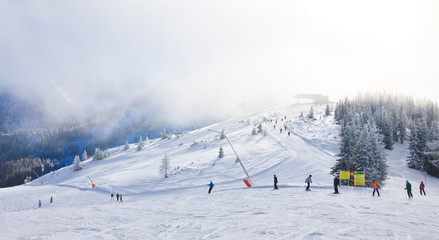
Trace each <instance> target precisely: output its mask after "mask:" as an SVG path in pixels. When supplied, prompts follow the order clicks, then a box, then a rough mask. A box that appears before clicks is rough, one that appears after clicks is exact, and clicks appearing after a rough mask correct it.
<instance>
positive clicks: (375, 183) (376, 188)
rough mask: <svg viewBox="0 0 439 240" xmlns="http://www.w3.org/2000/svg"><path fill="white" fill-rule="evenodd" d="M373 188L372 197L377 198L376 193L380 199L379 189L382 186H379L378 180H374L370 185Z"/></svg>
mask: <svg viewBox="0 0 439 240" xmlns="http://www.w3.org/2000/svg"><path fill="white" fill-rule="evenodd" d="M370 186H371V187H373V193H372V196H375V191H376V192H377V193H378V197H379V196H380V192H379V191H378V188H379V187H380V186H378V183H377V181H376V180H373V181H372V183H371V184H370Z"/></svg>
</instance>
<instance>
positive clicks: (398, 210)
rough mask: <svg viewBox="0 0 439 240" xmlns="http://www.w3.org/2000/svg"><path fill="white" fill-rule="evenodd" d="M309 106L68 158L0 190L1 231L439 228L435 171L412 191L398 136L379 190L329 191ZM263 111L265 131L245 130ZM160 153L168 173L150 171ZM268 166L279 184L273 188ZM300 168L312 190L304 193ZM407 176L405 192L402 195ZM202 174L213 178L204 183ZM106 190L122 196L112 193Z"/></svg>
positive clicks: (325, 138) (328, 121)
mask: <svg viewBox="0 0 439 240" xmlns="http://www.w3.org/2000/svg"><path fill="white" fill-rule="evenodd" d="M309 109H310V105H294V106H290V107H287V108H282V109H274V110H268V111H262V112H258V113H254V114H251V115H248V116H243V117H239V118H235V119H231V120H228V121H224V122H221V123H217V124H214V125H211V126H208V127H206V128H203V129H198V130H195V131H191V132H188V133H185V134H181V135H178V136H174V137H172V138H170V139H154V140H151V141H149V142H148V143H146V145H145V148H144V149H143V150H141V151H137V149H136V147H137V146H136V145H137V144H132V145H131V146H130V149H129V150H127V151H124V150H123V146H121V147H118V148H114V149H110V150H109V151H110V152H111V153H112V155H111V156H110V157H109V158H106V159H104V160H101V161H91V160H88V161H86V162H82V163H81V164H82V167H83V169H82V170H81V171H78V172H74V171H73V169H72V166H69V167H66V168H64V169H60V170H58V171H56V172H54V173H50V174H47V175H45V176H43V177H41V178H40V179H37V180H34V181H33V182H32V183H30V184H27V185H22V186H17V187H11V188H5V189H0V203H1V204H0V210H1V215H0V239H439V220H438V217H437V216H438V215H437V214H438V213H439V207H438V203H439V197H438V195H439V181H438V179H436V178H433V177H427V183H426V191H427V196H420V195H419V192H418V186H419V183H420V181H424V174H422V173H421V172H419V171H415V170H411V169H407V168H406V166H405V158H406V156H408V151H407V150H406V148H407V146H406V145H401V144H396V145H395V149H394V150H393V151H388V152H387V154H388V157H387V159H388V163H389V166H390V169H389V179H388V180H387V181H386V186H384V187H383V188H382V189H380V193H381V197H379V198H378V197H372V196H371V195H372V190H371V189H370V188H349V187H341V188H340V193H341V194H340V195H335V194H333V193H332V192H333V190H332V179H333V177H332V176H331V175H330V174H329V172H330V168H331V167H332V166H333V164H334V161H335V157H334V155H335V154H336V153H337V152H338V126H337V125H335V124H334V122H333V118H332V116H331V117H323V116H322V115H323V109H324V106H314V110H315V112H316V120H315V121H311V120H309V119H301V118H299V117H298V116H299V114H300V113H301V112H303V113H304V114H305V115H306V114H307V113H308V111H309ZM285 117H286V118H285ZM282 119H283V120H282ZM276 121H277V124H276ZM260 122H262V124H263V127H264V128H265V132H261V133H258V134H257V135H252V130H253V128H256V129H257V125H258V124H259V123H260ZM285 126H286V128H287V131H285V130H283V131H282V133H281V132H280V128H283V129H285ZM208 129H211V130H214V131H222V130H223V129H224V132H225V134H226V135H227V137H228V138H229V139H230V141H231V142H232V144H233V147H234V148H235V150H236V152H237V153H238V155H239V157H240V159H241V160H242V162H243V164H244V166H245V167H246V169H247V171H248V173H249V174H250V175H251V177H252V180H253V182H254V184H255V185H256V186H255V187H253V188H247V187H245V185H244V183H243V182H242V179H243V178H244V177H245V173H244V171H243V170H242V168H241V166H240V164H239V163H237V162H236V161H235V159H236V156H235V154H234V153H233V150H232V149H231V147H230V146H229V144H228V142H227V140H226V139H221V138H220V134H218V133H216V132H212V131H208ZM288 131H290V133H291V134H290V136H288V134H287V132H288ZM221 146H222V147H223V148H224V151H225V157H224V158H221V159H220V158H218V151H219V148H220V147H221ZM165 154H167V155H168V157H169V159H170V165H171V170H172V173H171V176H170V177H169V178H163V177H162V175H161V174H160V173H159V168H160V164H161V161H162V158H164V156H165ZM273 174H276V175H277V177H278V179H279V190H273ZM309 174H312V175H313V183H312V185H311V190H312V191H311V192H306V191H305V190H304V189H305V184H304V180H305V178H306V177H307V176H308V175H309ZM89 177H90V178H91V179H92V180H93V182H94V183H95V184H96V187H95V188H94V189H92V188H91V182H90V180H89ZM406 179H408V180H409V181H410V182H411V183H412V185H413V189H414V190H413V194H414V198H413V199H407V197H406V194H405V191H404V187H405V180H406ZM41 181H43V184H41ZM209 181H213V183H214V184H215V187H214V188H213V191H212V193H211V194H207V190H208V186H207V184H208V183H209ZM111 192H114V193H121V194H122V195H123V199H124V202H116V201H111V200H110V193H111ZM51 196H53V198H54V202H53V203H52V204H50V203H49V199H50V197H51ZM39 199H41V200H42V201H43V205H42V207H41V208H38V200H39Z"/></svg>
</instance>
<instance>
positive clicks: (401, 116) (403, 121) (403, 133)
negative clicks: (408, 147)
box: [396, 106, 409, 143]
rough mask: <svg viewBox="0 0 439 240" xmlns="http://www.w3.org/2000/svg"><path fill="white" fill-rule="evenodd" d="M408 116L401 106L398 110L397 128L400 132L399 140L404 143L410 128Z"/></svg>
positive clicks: (398, 132)
mask: <svg viewBox="0 0 439 240" xmlns="http://www.w3.org/2000/svg"><path fill="white" fill-rule="evenodd" d="M408 122H409V120H408V117H407V114H406V112H405V110H404V108H403V107H402V106H401V107H400V108H399V111H398V117H397V123H396V129H397V134H398V141H399V142H400V143H404V141H405V140H406V139H407V128H408Z"/></svg>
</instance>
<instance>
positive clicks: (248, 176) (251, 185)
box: [208, 129, 255, 187]
mask: <svg viewBox="0 0 439 240" xmlns="http://www.w3.org/2000/svg"><path fill="white" fill-rule="evenodd" d="M208 131H211V132H216V133H220V134H223V135H224V137H225V138H226V140H227V142H229V144H230V147H232V150H233V152H234V153H235V155H236V160H238V162H239V164H241V167H242V170H244V172H245V175H247V179H244V183H245V184H246V185H247V187H253V186H255V184H254V183H253V181H252V180H251V178H250V175H248V172H247V170H245V167H244V164H242V161H241V159H240V158H239V156H238V153H236V150H235V148H234V147H233V145H232V143H231V142H230V140H229V138H228V137H227V136H226V135H225V134H224V133H222V132H219V131H215V130H211V129H208ZM245 180H247V181H248V182H249V183H250V184H247V182H246V181H245Z"/></svg>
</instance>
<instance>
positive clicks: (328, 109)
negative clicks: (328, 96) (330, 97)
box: [325, 104, 331, 116]
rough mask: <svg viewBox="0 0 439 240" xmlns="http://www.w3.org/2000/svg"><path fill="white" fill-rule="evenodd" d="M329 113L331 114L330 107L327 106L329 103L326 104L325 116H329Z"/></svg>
mask: <svg viewBox="0 0 439 240" xmlns="http://www.w3.org/2000/svg"><path fill="white" fill-rule="evenodd" d="M330 115H331V108H330V107H329V104H326V108H325V116H330Z"/></svg>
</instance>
